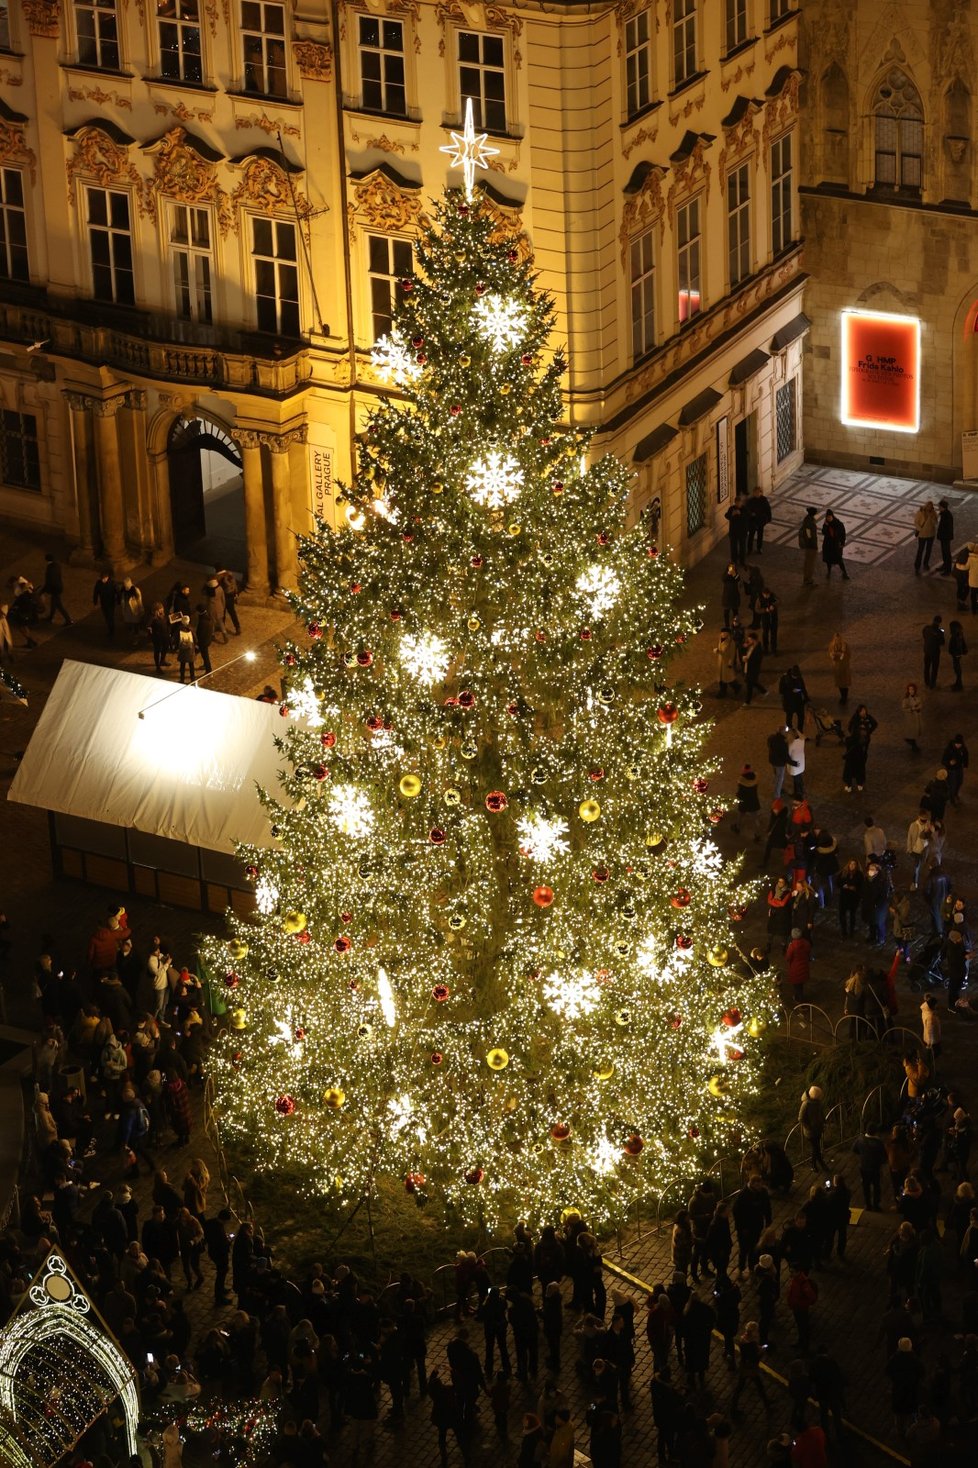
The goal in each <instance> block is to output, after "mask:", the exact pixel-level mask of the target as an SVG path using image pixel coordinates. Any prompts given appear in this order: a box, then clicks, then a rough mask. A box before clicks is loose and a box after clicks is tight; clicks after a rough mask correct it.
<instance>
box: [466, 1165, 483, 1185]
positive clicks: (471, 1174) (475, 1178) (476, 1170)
mask: <svg viewBox="0 0 978 1468" xmlns="http://www.w3.org/2000/svg"><path fill="white" fill-rule="evenodd" d="M485 1175H486V1174H485V1171H484V1170H483V1169H482V1168H481V1167H470V1168H469V1170H468V1172H467V1173H466V1174H465V1181H466V1182H467V1183H469V1184H470V1185H471V1186H472V1187H473V1188H474V1187H476V1186H477V1184H479V1183H481V1182H482V1179H483V1178H484V1177H485Z"/></svg>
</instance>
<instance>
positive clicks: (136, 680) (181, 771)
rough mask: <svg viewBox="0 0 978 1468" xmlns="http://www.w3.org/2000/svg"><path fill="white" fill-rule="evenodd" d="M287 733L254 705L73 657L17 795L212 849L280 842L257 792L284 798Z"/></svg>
mask: <svg viewBox="0 0 978 1468" xmlns="http://www.w3.org/2000/svg"><path fill="white" fill-rule="evenodd" d="M140 715H142V717H140ZM282 727H283V725H282V720H281V718H280V715H279V712H278V709H277V708H276V707H275V706H274V705H270V704H267V703H259V702H258V701H257V700H255V699H247V698H236V697H234V696H232V695H230V694H227V693H212V692H211V691H210V690H209V689H204V688H198V687H196V686H194V685H188V686H186V687H174V685H173V684H172V683H161V682H159V681H157V680H156V679H152V678H146V677H143V676H142V675H141V674H139V673H123V672H119V671H117V670H116V669H114V668H100V667H96V666H94V665H93V664H91V663H76V662H69V661H66V662H65V663H64V664H63V666H62V668H61V671H60V673H59V674H58V679H57V682H56V683H55V685H54V688H53V689H52V690H51V696H50V697H49V699H48V701H47V704H46V705H45V708H44V712H43V713H42V714H41V717H40V719H39V720H38V724H37V728H36V729H35V730H34V734H33V736H32V738H31V741H30V743H29V745H28V746H27V750H26V752H25V754H24V758H23V760H22V761H21V764H20V768H19V769H18V771H17V774H16V776H15V777H14V780H13V783H12V784H11V787H10V791H9V793H8V797H7V798H8V799H9V800H16V801H20V802H21V803H22V804H24V805H33V806H39V807H41V808H42V809H44V810H52V811H56V812H58V813H59V814H61V815H70V816H81V817H84V818H85V819H87V820H90V821H103V822H106V823H108V824H109V825H113V826H126V827H129V828H134V829H135V830H137V831H146V832H149V833H150V834H152V835H157V836H166V837H169V838H170V839H172V840H176V841H184V842H186V843H187V844H188V845H190V846H200V847H204V848H206V849H208V850H211V851H221V852H225V853H230V852H232V851H233V849H234V843H235V842H236V841H244V842H248V843H249V844H252V845H255V846H270V845H271V844H272V841H273V838H272V836H271V834H270V832H269V828H268V820H267V818H266V815H265V812H264V810H263V809H262V807H261V806H260V805H259V803H258V800H257V798H256V795H255V785H256V783H257V784H259V785H262V786H264V787H265V788H266V789H269V790H271V791H274V792H276V793H279V784H278V779H277V771H278V770H279V769H280V768H282V766H283V765H284V763H285V761H284V760H283V758H282V756H280V754H279V752H278V750H277V749H276V748H275V745H274V742H273V736H274V735H275V734H276V733H277V732H279V731H280V730H281V729H282Z"/></svg>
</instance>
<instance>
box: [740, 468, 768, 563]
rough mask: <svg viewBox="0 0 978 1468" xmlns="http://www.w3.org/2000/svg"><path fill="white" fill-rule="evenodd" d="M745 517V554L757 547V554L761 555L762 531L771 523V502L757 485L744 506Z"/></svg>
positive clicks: (762, 545)
mask: <svg viewBox="0 0 978 1468" xmlns="http://www.w3.org/2000/svg"><path fill="white" fill-rule="evenodd" d="M744 513H745V515H746V516H747V554H748V555H750V553H751V552H752V551H753V549H754V547H755V546H756V547H757V554H758V555H760V554H761V553H762V550H763V547H764V530H765V527H766V526H767V525H770V523H771V501H770V500H769V499H768V497H767V495H766V494H765V493H764V491H763V489H761V487H760V485H757V486H756V487H755V489H754V492H753V494H752V495H751V497H750V499H749V500H748V501H747V504H746V505H745V506H744Z"/></svg>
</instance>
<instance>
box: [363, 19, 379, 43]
mask: <svg viewBox="0 0 978 1468" xmlns="http://www.w3.org/2000/svg"><path fill="white" fill-rule="evenodd" d="M360 45H361V46H379V45H380V21H379V20H376V19H375V18H374V17H373V16H372V15H361V17H360Z"/></svg>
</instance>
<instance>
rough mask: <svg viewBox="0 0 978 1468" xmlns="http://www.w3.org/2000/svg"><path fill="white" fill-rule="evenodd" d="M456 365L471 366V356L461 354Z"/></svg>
mask: <svg viewBox="0 0 978 1468" xmlns="http://www.w3.org/2000/svg"><path fill="white" fill-rule="evenodd" d="M462 259H463V260H464V259H465V256H464V255H463V256H462ZM458 365H459V366H460V367H471V366H472V358H471V357H469V356H467V355H464V354H463V355H462V356H461V357H459V359H458Z"/></svg>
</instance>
